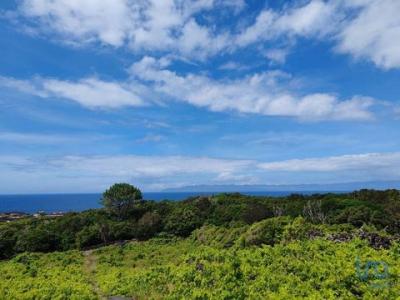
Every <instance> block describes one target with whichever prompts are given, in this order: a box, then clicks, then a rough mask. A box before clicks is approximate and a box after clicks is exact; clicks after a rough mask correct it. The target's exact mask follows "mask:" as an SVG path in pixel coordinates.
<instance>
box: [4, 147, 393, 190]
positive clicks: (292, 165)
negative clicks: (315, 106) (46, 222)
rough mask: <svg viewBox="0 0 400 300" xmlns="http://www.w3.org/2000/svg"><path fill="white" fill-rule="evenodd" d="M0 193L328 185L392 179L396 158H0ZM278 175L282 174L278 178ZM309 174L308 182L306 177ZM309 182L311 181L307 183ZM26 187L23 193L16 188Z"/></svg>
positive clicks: (387, 155) (388, 155)
mask: <svg viewBox="0 0 400 300" xmlns="http://www.w3.org/2000/svg"><path fill="white" fill-rule="evenodd" d="M0 169H1V170H2V172H1V173H0V189H1V191H2V192H3V193H7V192H15V191H18V192H44V191H45V192H65V191H68V190H74V191H79V192H84V191H86V192H93V191H102V190H104V189H105V188H107V187H108V186H110V185H111V184H113V183H115V182H121V181H122V182H132V183H133V184H135V185H138V186H139V187H140V188H142V189H144V190H146V191H149V190H152V189H156V188H166V187H174V186H179V185H199V184H221V183H225V184H260V183H264V184H281V183H282V182H285V183H286V184H291V183H302V184H304V183H310V182H313V183H329V182H338V179H337V178H340V180H341V182H351V181H368V180H379V181H388V180H398V179H399V178H400V153H398V152H395V153H366V154H356V155H343V156H335V157H323V158H309V159H295V160H287V161H277V162H262V161H255V160H247V159H237V160H233V159H223V158H212V157H190V156H139V155H113V156H59V157H28V156H15V155H2V156H0ZM282 173H285V174H286V175H284V176H283V177H282ZM309 174H311V175H312V177H310V176H309ZM310 178H311V179H310ZM21 182H29V190H27V189H24V187H21Z"/></svg>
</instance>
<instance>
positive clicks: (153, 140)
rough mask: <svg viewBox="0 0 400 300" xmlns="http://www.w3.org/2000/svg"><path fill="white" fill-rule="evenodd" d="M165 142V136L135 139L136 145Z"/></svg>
mask: <svg viewBox="0 0 400 300" xmlns="http://www.w3.org/2000/svg"><path fill="white" fill-rule="evenodd" d="M163 140H165V136H163V135H160V134H147V135H145V136H144V137H143V138H140V139H137V140H136V142H137V143H158V142H161V141H163Z"/></svg>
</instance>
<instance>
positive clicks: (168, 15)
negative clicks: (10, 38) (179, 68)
mask: <svg viewBox="0 0 400 300" xmlns="http://www.w3.org/2000/svg"><path fill="white" fill-rule="evenodd" d="M293 3H294V4H293ZM293 3H291V4H289V5H286V6H284V8H283V9H281V10H279V11H278V10H272V9H270V8H266V9H263V10H262V11H261V12H260V13H259V14H258V16H257V17H256V19H255V21H254V22H253V23H252V24H251V25H250V26H247V27H244V28H242V29H241V30H239V32H238V28H240V25H234V26H230V27H228V28H226V27H224V26H221V25H219V26H217V24H216V22H215V21H213V20H212V19H210V20H211V21H208V22H202V23H199V21H198V20H197V17H198V15H199V14H202V13H205V14H207V13H208V12H211V11H212V12H218V11H220V12H221V11H223V12H224V13H226V12H228V13H229V14H231V15H232V17H236V16H237V15H236V13H237V12H238V11H240V10H242V9H243V8H244V7H245V3H244V1H243V0H198V1H195V0H164V1H159V0H141V1H134V0H103V1H95V0H85V1H77V0H21V2H20V5H19V13H20V16H22V18H20V19H22V20H23V22H25V23H27V24H28V27H29V26H30V27H29V28H30V29H29V30H30V31H32V30H33V31H34V30H36V31H39V32H44V33H49V34H54V33H56V34H57V36H58V37H59V38H61V39H62V40H65V41H67V42H69V43H75V44H82V43H91V42H100V43H102V44H104V45H111V46H114V47H123V46H125V47H126V46H128V47H130V48H131V49H132V50H133V51H135V52H137V53H140V54H150V53H154V52H158V51H161V52H163V53H173V54H177V55H179V56H184V57H186V58H190V59H197V60H202V59H205V58H206V57H208V56H213V55H217V54H220V53H227V52H231V51H234V50H236V49H238V48H241V47H246V46H249V45H254V44H260V43H265V42H269V44H270V45H269V48H272V49H273V48H276V47H277V46H278V47H282V46H283V47H293V45H295V41H296V39H297V38H299V37H306V38H309V39H313V38H316V39H326V40H329V41H334V42H335V43H336V44H337V50H338V51H339V52H342V53H347V54H350V55H352V56H354V57H356V58H362V59H367V60H370V61H372V62H373V63H374V64H376V65H377V66H378V67H381V68H384V69H391V68H398V67H400V54H399V53H400V44H399V42H398V41H399V39H400V21H399V20H400V18H398V15H399V13H400V2H399V1H397V0H348V1H347V0H346V1H345V0H337V1H323V0H310V1H301V2H300V4H299V2H297V1H294V2H293ZM241 21H242V20H241V19H239V20H238V22H236V23H237V24H241ZM27 24H24V25H23V26H25V27H26V25H27ZM274 43H278V45H271V44H274ZM282 43H283V45H282ZM278 54H279V53H277V52H271V53H270V58H272V59H274V57H275V58H277V55H278ZM281 54H282V53H281ZM276 61H278V62H279V61H281V62H282V61H283V57H282V56H280V57H278V58H277V59H276Z"/></svg>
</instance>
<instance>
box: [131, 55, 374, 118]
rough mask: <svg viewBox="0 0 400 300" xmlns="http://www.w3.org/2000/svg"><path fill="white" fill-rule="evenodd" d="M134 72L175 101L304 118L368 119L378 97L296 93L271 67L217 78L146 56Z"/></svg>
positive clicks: (284, 78)
mask: <svg viewBox="0 0 400 300" xmlns="http://www.w3.org/2000/svg"><path fill="white" fill-rule="evenodd" d="M131 73H132V75H133V77H134V78H135V79H137V80H142V81H145V82H146V83H147V84H150V85H149V86H150V88H151V89H152V90H155V91H157V92H158V93H161V94H165V95H167V96H169V97H171V98H173V99H175V100H178V101H185V102H188V103H190V104H192V105H195V106H199V107H207V108H209V109H210V110H212V111H237V112H242V113H255V114H261V115H267V116H286V117H297V118H299V119H304V120H369V119H371V118H372V113H371V112H370V111H369V110H368V109H369V108H370V106H372V105H373V103H374V100H373V99H372V98H368V97H359V96H356V97H353V98H352V99H346V100H340V99H338V98H337V97H336V96H335V95H332V94H326V93H317V94H308V95H300V96H298V95H296V94H294V93H291V92H290V91H288V90H287V87H288V84H285V81H287V79H288V78H290V76H289V75H288V74H285V73H283V72H279V71H272V72H264V73H259V74H254V75H251V76H246V77H244V78H241V79H236V80H220V81H217V80H214V79H211V78H209V77H206V76H202V75H197V74H188V75H185V76H182V75H178V74H177V73H175V72H173V71H170V70H168V69H165V68H163V65H162V64H161V63H160V62H159V61H158V60H156V59H154V58H152V57H144V58H143V59H142V60H141V61H140V62H138V63H135V64H134V65H133V66H132V68H131Z"/></svg>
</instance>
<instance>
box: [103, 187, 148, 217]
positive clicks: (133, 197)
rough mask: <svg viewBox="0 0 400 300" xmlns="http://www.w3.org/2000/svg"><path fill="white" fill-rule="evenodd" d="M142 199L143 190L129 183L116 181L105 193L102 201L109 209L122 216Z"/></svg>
mask: <svg viewBox="0 0 400 300" xmlns="http://www.w3.org/2000/svg"><path fill="white" fill-rule="evenodd" d="M141 199H142V192H141V191H140V190H139V189H138V188H136V187H134V186H132V185H130V184H128V183H116V184H114V185H113V186H111V187H110V188H109V189H108V190H106V191H105V192H104V193H103V198H102V203H103V205H104V207H105V208H106V209H107V210H108V211H110V212H111V213H114V214H115V215H116V216H118V217H119V218H122V217H124V216H126V215H127V213H128V212H129V210H131V209H132V208H133V207H134V205H135V204H136V203H138V202H139V200H141Z"/></svg>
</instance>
